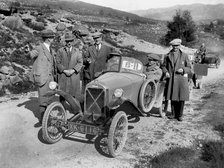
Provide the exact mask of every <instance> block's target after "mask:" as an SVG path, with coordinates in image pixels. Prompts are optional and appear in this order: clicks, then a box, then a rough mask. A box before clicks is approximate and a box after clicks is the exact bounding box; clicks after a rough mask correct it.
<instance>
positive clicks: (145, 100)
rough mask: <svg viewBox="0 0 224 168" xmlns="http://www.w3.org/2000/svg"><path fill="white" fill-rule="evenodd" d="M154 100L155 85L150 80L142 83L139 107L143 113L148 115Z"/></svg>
mask: <svg viewBox="0 0 224 168" xmlns="http://www.w3.org/2000/svg"><path fill="white" fill-rule="evenodd" d="M155 100H156V84H155V82H154V81H152V80H147V81H145V82H144V83H143V85H142V87H141V90H140V95H139V105H140V107H141V109H142V111H143V112H144V113H149V112H150V110H151V109H152V107H153V105H154V103H155Z"/></svg>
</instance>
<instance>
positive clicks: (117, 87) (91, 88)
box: [42, 55, 163, 157]
mask: <svg viewBox="0 0 224 168" xmlns="http://www.w3.org/2000/svg"><path fill="white" fill-rule="evenodd" d="M143 70H144V66H143V64H142V62H141V61H139V60H137V59H135V58H130V57H123V56H119V55H114V56H113V57H112V58H110V59H109V60H108V62H107V69H106V70H105V71H104V72H102V73H101V74H100V75H99V77H97V78H96V79H95V80H93V81H91V82H90V83H88V84H87V86H86V88H85V93H84V105H83V107H82V108H81V106H80V103H79V102H78V101H77V100H76V99H75V98H73V97H72V96H70V95H69V94H67V93H65V92H63V91H61V90H60V87H58V86H57V84H56V83H55V82H51V83H50V86H49V87H50V88H51V89H52V93H51V94H58V95H61V96H63V97H64V98H65V99H66V101H67V103H68V104H69V105H70V106H71V108H72V112H73V113H76V114H75V115H74V116H73V117H72V118H70V119H68V118H67V113H66V110H65V107H64V106H63V105H62V104H61V103H60V102H58V101H55V102H53V103H51V104H50V105H49V106H48V107H47V110H46V112H45V114H44V117H43V123H42V132H43V139H44V140H45V141H47V142H48V143H55V142H57V141H59V140H60V139H61V138H62V137H63V135H66V134H67V133H68V132H69V133H71V132H78V133H82V134H90V135H94V136H97V135H101V134H107V136H108V140H107V146H108V153H109V155H110V156H112V157H116V156H117V155H118V154H119V153H120V152H121V151H122V149H123V147H124V145H125V142H126V138H127V131H128V118H127V116H146V115H147V113H149V112H150V110H151V109H152V107H153V106H154V105H155V103H156V99H157V97H160V100H161V96H160V95H161V94H163V92H160V95H159V96H158V95H157V92H158V91H157V89H158V83H159V82H155V81H154V80H152V79H147V78H146V75H145V74H144V73H143ZM158 93H159V92H158ZM157 104H158V102H157ZM161 105H162V103H159V106H161Z"/></svg>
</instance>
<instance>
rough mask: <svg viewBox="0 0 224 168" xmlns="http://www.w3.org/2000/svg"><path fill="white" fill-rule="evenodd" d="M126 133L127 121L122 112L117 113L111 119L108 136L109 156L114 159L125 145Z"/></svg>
mask: <svg viewBox="0 0 224 168" xmlns="http://www.w3.org/2000/svg"><path fill="white" fill-rule="evenodd" d="M127 133H128V119H127V115H126V114H125V112H123V111H119V112H118V113H117V114H116V115H115V116H114V118H113V120H112V123H111V125H110V129H109V135H108V149H109V155H111V156H112V157H116V156H117V155H119V154H120V153H121V151H122V149H123V147H124V145H125V142H126V139H127Z"/></svg>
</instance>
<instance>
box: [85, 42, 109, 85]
mask: <svg viewBox="0 0 224 168" xmlns="http://www.w3.org/2000/svg"><path fill="white" fill-rule="evenodd" d="M111 52H112V48H111V47H109V46H106V45H104V44H102V45H101V48H100V50H99V51H97V50H96V47H95V45H92V46H90V47H89V48H88V50H87V52H86V54H85V58H84V65H85V68H84V78H86V79H89V80H90V81H91V80H93V79H95V77H96V76H95V74H96V72H102V71H103V70H104V69H106V61H107V59H108V58H109V55H110V53H111ZM87 59H90V60H91V63H90V64H89V63H88V62H87Z"/></svg>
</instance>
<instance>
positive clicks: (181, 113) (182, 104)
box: [177, 101, 185, 118]
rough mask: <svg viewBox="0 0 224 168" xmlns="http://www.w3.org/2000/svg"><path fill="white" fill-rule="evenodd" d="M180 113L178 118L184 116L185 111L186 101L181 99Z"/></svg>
mask: <svg viewBox="0 0 224 168" xmlns="http://www.w3.org/2000/svg"><path fill="white" fill-rule="evenodd" d="M178 104H179V105H178V108H179V109H178V115H177V117H178V118H180V117H182V116H183V111H184V104H185V101H179V102H178Z"/></svg>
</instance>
